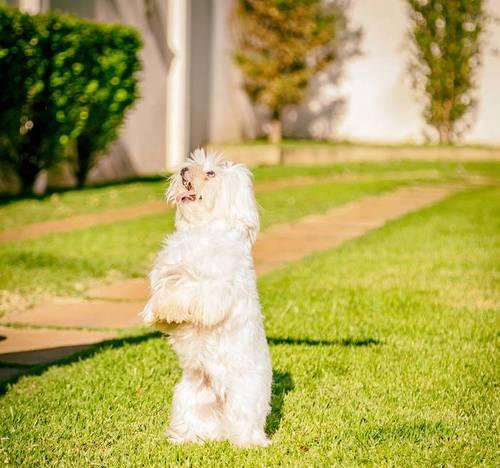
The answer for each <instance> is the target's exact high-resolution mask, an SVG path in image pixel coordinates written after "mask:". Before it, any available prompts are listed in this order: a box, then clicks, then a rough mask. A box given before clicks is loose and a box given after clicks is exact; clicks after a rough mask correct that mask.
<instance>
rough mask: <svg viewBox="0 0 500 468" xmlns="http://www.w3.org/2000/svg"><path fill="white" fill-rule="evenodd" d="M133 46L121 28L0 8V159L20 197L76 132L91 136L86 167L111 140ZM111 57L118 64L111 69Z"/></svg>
mask: <svg viewBox="0 0 500 468" xmlns="http://www.w3.org/2000/svg"><path fill="white" fill-rule="evenodd" d="M125 43H127V44H126V45H125ZM92 44H94V46H93V47H92ZM120 48H123V49H120ZM139 48H140V41H139V39H138V36H137V33H135V32H134V31H133V30H131V28H128V27H125V26H120V25H113V26H110V25H102V24H97V23H93V22H91V21H86V20H81V19H78V18H76V17H73V16H70V15H63V14H60V13H53V12H50V13H47V14H42V15H33V16H32V15H28V14H25V13H21V12H19V11H18V10H15V9H11V8H4V7H0V86H2V93H0V107H1V112H0V160H1V161H2V162H3V163H4V164H6V165H8V166H9V167H10V168H12V169H13V170H14V171H15V172H16V173H17V175H18V176H19V178H20V180H21V183H22V188H23V191H24V192H30V191H31V190H32V186H33V183H34V181H35V179H36V177H37V175H38V174H39V172H40V171H42V170H43V169H50V168H51V167H53V166H55V165H56V164H57V163H58V162H59V161H61V159H63V158H64V157H66V154H67V152H68V151H67V150H68V148H69V147H70V145H71V144H72V143H73V142H78V137H79V136H80V135H81V134H82V133H85V132H86V133H87V134H89V133H92V137H93V138H95V139H96V141H97V142H99V143H98V144H97V145H93V146H92V147H91V155H90V156H88V155H87V156H85V157H86V158H87V159H89V160H90V161H91V162H93V161H94V160H95V156H94V155H95V151H97V150H101V149H104V148H105V147H106V145H107V144H109V142H110V141H111V140H112V138H114V137H115V136H116V132H117V127H118V126H119V125H120V123H121V122H122V121H123V118H124V112H125V110H126V108H127V107H128V106H130V104H131V103H132V102H133V100H135V98H136V97H137V93H136V86H137V81H136V78H135V77H134V76H133V74H134V72H135V71H136V70H137V69H138V68H139V60H138V57H137V51H138V49H139ZM110 57H113V59H112V60H114V61H115V62H116V61H117V60H121V61H123V62H124V63H125V64H124V65H122V67H121V68H120V67H114V68H110V67H109V62H110ZM110 70H111V73H116V78H117V79H118V85H116V78H115V76H110ZM127 73H128V75H127ZM96 76H102V77H105V79H106V80H107V81H105V79H101V80H100V81H99V80H96V79H95V77H96ZM122 83H123V86H122V85H121V84H122ZM131 83H132V85H131ZM131 87H132V88H133V90H132V91H130V89H131ZM120 90H121V91H120ZM129 92H130V94H131V97H130V98H127V99H124V100H125V101H126V104H127V105H126V106H123V105H118V106H113V103H112V102H111V103H110V102H109V100H108V101H106V106H107V107H106V108H105V107H103V106H102V102H103V99H102V98H101V99H99V98H96V96H114V98H116V95H117V93H118V96H123V95H124V93H126V95H127V97H128V93H129ZM120 113H121V114H120ZM103 114H106V115H105V116H104V115H103ZM118 114H120V115H118ZM96 121H97V122H100V124H101V125H100V126H99V125H96V124H95V122H96ZM103 142H104V144H103ZM90 166H91V163H89V164H87V166H86V167H87V169H86V171H88V169H89V168H90ZM86 171H85V175H86ZM80 172H81V171H80ZM85 175H84V176H81V175H79V176H78V180H83V181H84V180H85Z"/></svg>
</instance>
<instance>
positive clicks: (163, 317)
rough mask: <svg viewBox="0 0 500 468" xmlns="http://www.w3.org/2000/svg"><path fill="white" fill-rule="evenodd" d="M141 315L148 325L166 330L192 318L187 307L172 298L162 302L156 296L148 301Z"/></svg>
mask: <svg viewBox="0 0 500 468" xmlns="http://www.w3.org/2000/svg"><path fill="white" fill-rule="evenodd" d="M141 315H142V319H143V321H144V324H145V325H146V326H148V327H155V328H158V329H160V330H161V331H166V332H168V331H169V330H171V329H172V327H174V326H175V325H178V324H180V323H185V322H188V321H189V319H190V314H189V312H188V310H187V309H186V308H183V307H181V306H180V305H179V304H176V303H174V302H173V301H171V300H170V301H163V302H161V303H160V302H159V300H158V298H157V297H155V296H153V297H152V298H151V299H150V300H149V301H148V303H147V304H146V306H145V307H144V310H143V311H142V314H141Z"/></svg>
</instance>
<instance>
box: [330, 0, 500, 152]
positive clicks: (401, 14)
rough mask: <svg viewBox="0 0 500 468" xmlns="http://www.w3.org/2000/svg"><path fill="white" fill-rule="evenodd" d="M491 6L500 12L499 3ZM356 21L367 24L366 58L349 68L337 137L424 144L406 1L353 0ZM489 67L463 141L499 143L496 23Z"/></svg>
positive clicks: (499, 72) (499, 45)
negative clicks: (411, 75)
mask: <svg viewBox="0 0 500 468" xmlns="http://www.w3.org/2000/svg"><path fill="white" fill-rule="evenodd" d="M488 8H489V9H490V10H491V11H493V12H496V13H497V14H498V13H499V12H500V0H490V1H489V2H488ZM351 14H352V20H353V22H354V23H356V24H359V25H360V26H362V28H363V30H364V33H365V36H364V39H363V43H362V50H363V52H364V53H363V55H362V56H361V57H357V58H354V59H353V60H352V61H351V62H350V63H349V64H347V66H346V73H345V79H344V80H343V82H342V84H341V86H340V89H339V92H340V94H344V95H346V96H347V97H348V103H347V109H346V114H345V116H344V118H343V119H342V121H341V123H340V125H339V127H338V131H337V132H336V136H337V137H338V138H346V139H352V140H369V141H394V142H400V141H415V142H419V141H421V140H422V130H423V129H424V127H425V124H424V121H423V119H422V117H421V107H420V106H419V103H418V98H417V96H416V95H415V94H414V92H413V91H412V89H411V86H410V82H409V79H408V77H407V76H406V71H405V67H406V63H405V57H406V52H405V46H404V43H405V39H404V36H405V32H406V31H407V29H408V19H407V14H406V10H405V3H404V1H403V0H378V1H372V0H354V1H353V4H352V9H351ZM489 36H490V37H489V40H488V46H487V47H486V51H485V54H484V64H483V67H482V69H481V71H480V74H479V82H480V88H479V90H478V93H477V95H478V98H479V108H478V111H477V119H476V121H475V124H474V125H473V127H472V128H471V130H470V131H469V132H468V133H467V134H466V136H465V138H464V141H466V142H470V143H472V142H475V143H500V128H499V125H498V123H497V122H498V121H500V56H499V55H498V54H496V55H495V54H494V53H492V49H494V47H495V46H496V48H497V49H498V48H500V26H499V25H498V24H492V25H491V32H490V35H489Z"/></svg>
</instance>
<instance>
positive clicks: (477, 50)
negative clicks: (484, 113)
mask: <svg viewBox="0 0 500 468" xmlns="http://www.w3.org/2000/svg"><path fill="white" fill-rule="evenodd" d="M407 4H408V6H409V13H410V19H411V29H410V39H411V41H412V46H413V49H412V54H411V56H410V63H409V72H410V74H411V76H412V78H413V80H414V87H415V88H416V89H417V91H419V93H420V94H421V95H422V96H423V98H424V102H425V109H424V117H425V120H426V122H427V124H428V125H429V126H431V127H432V128H434V129H435V131H436V132H437V134H438V137H439V141H440V142H441V143H449V142H452V141H454V140H456V139H457V138H458V137H459V136H460V135H461V134H462V133H463V132H464V131H466V130H467V128H468V127H469V126H470V120H471V117H472V112H471V111H472V110H473V109H474V107H475V105H476V99H475V98H474V89H475V87H476V74H477V70H478V68H479V65H480V59H481V56H480V54H481V45H482V33H483V31H484V28H485V23H486V21H487V16H486V12H485V8H484V2H483V1H482V0H407Z"/></svg>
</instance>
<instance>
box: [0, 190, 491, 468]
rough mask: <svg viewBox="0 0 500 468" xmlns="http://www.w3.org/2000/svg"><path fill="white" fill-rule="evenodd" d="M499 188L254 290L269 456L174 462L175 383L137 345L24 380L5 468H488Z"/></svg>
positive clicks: (217, 447) (2, 409) (196, 451)
mask: <svg viewBox="0 0 500 468" xmlns="http://www.w3.org/2000/svg"><path fill="white" fill-rule="evenodd" d="M499 201H500V189H499V188H483V189H477V190H473V191H470V192H467V193H463V194H459V195H455V196H453V197H451V198H450V199H448V200H445V201H444V202H442V203H440V204H438V205H435V206H434V207H431V208H429V209H426V210H423V211H421V212H417V213H414V214H411V215H408V216H405V217H404V218H402V219H400V220H398V221H395V222H393V223H390V224H388V225H386V226H385V227H383V228H382V229H380V230H377V231H373V232H371V233H370V234H368V235H367V236H365V237H363V238H360V239H357V240H355V241H351V242H349V243H347V244H344V245H343V246H342V247H340V248H338V249H336V250H333V251H329V252H325V253H322V254H318V255H315V256H313V257H311V258H308V259H306V260H304V261H302V262H299V263H296V264H293V265H290V266H288V267H285V268H282V269H281V270H279V271H277V272H275V273H272V274H270V275H267V276H265V277H263V278H261V280H260V281H259V289H260V292H261V298H262V304H263V310H264V315H265V319H266V329H267V334H268V337H269V343H270V345H271V352H272V359H273V368H274V374H275V385H274V392H273V393H274V396H273V413H272V416H271V417H270V419H269V422H268V430H269V432H270V434H271V437H272V439H273V445H272V446H271V447H270V448H268V449H257V450H238V449H234V448H232V447H230V446H229V445H228V444H227V443H210V444H207V445H204V446H198V445H186V446H172V445H170V444H169V443H168V442H167V441H166V439H165V437H164V436H163V431H164V430H165V428H166V424H167V420H168V413H169V403H170V399H171V396H172V389H173V386H174V384H175V382H176V381H177V379H178V377H179V369H178V365H177V362H176V359H175V356H174V355H173V353H172V352H171V351H170V350H169V348H168V346H167V343H166V341H165V340H164V339H163V338H160V337H158V335H154V334H153V335H145V336H144V337H143V338H137V339H133V340H130V341H127V340H124V341H117V342H113V343H110V344H109V346H108V347H106V346H104V347H100V348H97V350H96V351H95V353H89V354H88V356H87V358H83V359H82V360H80V361H78V360H72V362H69V363H67V364H66V365H54V366H52V367H50V368H48V369H46V370H45V371H43V369H42V370H41V371H43V373H42V374H41V375H39V376H32V377H24V378H22V379H21V380H20V381H19V382H18V383H17V384H15V385H14V386H13V387H11V388H10V389H9V391H8V392H7V394H6V395H5V396H4V397H3V399H2V401H1V404H0V437H1V440H2V443H3V450H4V451H3V453H2V459H3V460H4V462H5V463H7V464H10V465H12V466H37V467H38V466H40V467H41V466H91V465H97V466H151V467H156V466H231V467H232V466H245V467H262V466H290V467H297V466H364V465H368V466H477V465H484V466H496V465H497V464H498V463H497V462H498V458H497V456H498V453H497V452H498V450H497V448H498V442H499V440H498V433H497V427H496V419H497V416H498V413H499V410H500V408H499V404H498V403H499V398H498V392H497V390H496V389H497V388H498V367H497V364H496V363H497V362H498V348H497V341H496V340H497V332H498V328H499V315H498V313H499V310H498V304H499V301H500V292H499V289H498V284H497V283H495V280H496V279H497V278H498V272H499V270H498V265H500V250H499V248H500V244H499V232H500V221H499V220H500V213H499V207H500V204H499Z"/></svg>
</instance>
